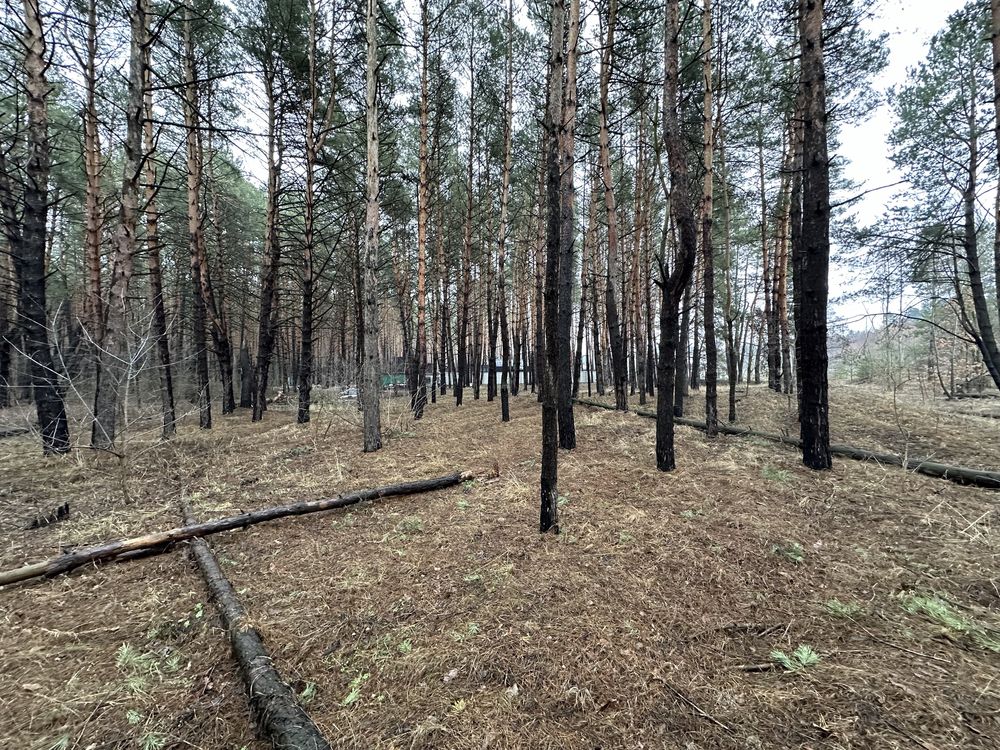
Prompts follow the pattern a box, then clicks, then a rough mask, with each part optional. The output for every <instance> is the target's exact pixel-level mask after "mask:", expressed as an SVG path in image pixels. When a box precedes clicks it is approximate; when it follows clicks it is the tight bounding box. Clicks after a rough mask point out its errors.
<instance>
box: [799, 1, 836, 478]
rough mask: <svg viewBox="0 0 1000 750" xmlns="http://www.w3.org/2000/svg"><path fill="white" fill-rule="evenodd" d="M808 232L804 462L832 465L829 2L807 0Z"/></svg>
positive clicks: (803, 20) (803, 38) (804, 250)
mask: <svg viewBox="0 0 1000 750" xmlns="http://www.w3.org/2000/svg"><path fill="white" fill-rule="evenodd" d="M799 13H800V16H799V49H800V54H801V66H802V73H801V75H802V92H803V99H804V107H803V115H804V118H803V140H802V230H801V246H800V247H798V248H796V250H797V251H798V261H797V263H796V264H795V268H796V270H797V271H798V276H797V277H796V278H795V287H796V290H797V291H796V295H797V296H798V298H799V304H798V307H797V308H796V315H795V337H796V341H797V342H798V347H797V348H798V352H799V360H798V367H797V371H798V376H799V383H800V384H801V399H800V402H799V407H800V408H799V426H800V437H801V440H802V461H803V463H804V464H805V465H806V466H808V467H809V468H811V469H829V468H830V466H831V465H832V460H831V454H830V407H829V401H828V393H827V390H828V386H827V348H826V347H827V331H826V327H827V323H826V320H827V297H828V294H829V265H830V162H829V158H828V156H827V142H826V138H827V132H826V118H827V114H826V75H825V71H824V63H823V0H801V2H800V5H799Z"/></svg>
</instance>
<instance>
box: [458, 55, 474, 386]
mask: <svg viewBox="0 0 1000 750" xmlns="http://www.w3.org/2000/svg"><path fill="white" fill-rule="evenodd" d="M475 103H476V68H475V44H474V43H473V39H472V38H470V40H469V160H468V165H467V170H466V178H465V189H466V192H467V195H468V201H467V203H466V211H465V237H464V241H463V242H462V307H461V310H460V311H459V313H460V314H459V324H458V382H457V383H456V384H455V404H456V406H461V405H462V399H463V396H464V389H465V386H466V384H467V382H468V377H469V306H470V304H471V298H472V206H473V195H472V163H473V158H474V156H475V143H476V119H475V118H476V110H475Z"/></svg>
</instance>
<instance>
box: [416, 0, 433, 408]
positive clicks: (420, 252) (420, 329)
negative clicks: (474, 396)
mask: <svg viewBox="0 0 1000 750" xmlns="http://www.w3.org/2000/svg"><path fill="white" fill-rule="evenodd" d="M428 3H429V0H420V146H419V154H418V159H419V165H418V177H417V180H418V181H417V334H416V335H417V340H416V346H415V347H414V349H413V364H412V370H413V372H414V374H415V375H414V377H415V379H416V390H415V392H414V394H413V418H414V419H420V418H421V417H423V415H424V407H425V406H426V405H427V223H428V219H429V215H430V209H429V206H428V205H427V201H428V199H429V198H430V175H429V174H428V164H427V162H428V154H427V141H428V125H427V110H428V96H429V95H428V81H427V60H428V55H429V47H430V36H431V19H430V15H429V11H428Z"/></svg>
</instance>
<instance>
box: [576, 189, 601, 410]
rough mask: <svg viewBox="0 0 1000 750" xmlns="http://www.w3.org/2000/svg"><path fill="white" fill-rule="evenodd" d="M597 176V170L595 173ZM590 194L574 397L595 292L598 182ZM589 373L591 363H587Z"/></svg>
mask: <svg viewBox="0 0 1000 750" xmlns="http://www.w3.org/2000/svg"><path fill="white" fill-rule="evenodd" d="M594 174H595V175H596V170H595V171H594ZM594 188H595V189H593V190H592V191H591V194H590V200H589V201H588V204H589V206H590V208H589V210H588V213H587V229H586V232H585V234H584V237H583V258H582V261H581V263H580V317H579V318H578V319H577V322H576V356H575V357H574V358H573V397H574V398H576V397H577V396H578V395H579V394H580V373H581V371H582V369H583V344H584V334H585V333H586V330H587V306H588V305H590V304H591V299H592V297H593V295H594V290H593V288H592V286H591V283H590V278H591V270H590V268H591V265H592V263H593V260H592V258H593V255H594V244H595V243H596V242H597V196H598V191H597V190H596V188H597V180H594ZM587 367H588V372H589V367H590V362H589V361H588V363H587Z"/></svg>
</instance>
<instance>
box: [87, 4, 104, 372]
mask: <svg viewBox="0 0 1000 750" xmlns="http://www.w3.org/2000/svg"><path fill="white" fill-rule="evenodd" d="M86 46H87V52H86V58H85V59H84V60H83V84H84V92H85V95H84V99H85V100H84V109H83V155H84V158H83V165H84V172H85V174H86V187H85V198H84V217H85V218H84V227H85V230H84V242H83V248H84V250H83V265H84V269H85V284H84V296H83V321H84V322H83V327H84V329H85V330H86V331H87V333H88V334H89V335H90V338H91V340H92V342H93V343H94V345H95V346H96V347H97V348H98V349H99V348H100V346H101V343H102V342H103V341H104V299H103V297H102V296H101V234H102V225H103V223H104V208H103V205H102V202H101V141H100V131H99V130H98V121H97V0H88V2H87V40H86ZM99 377H100V376H99V375H98V378H99Z"/></svg>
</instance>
